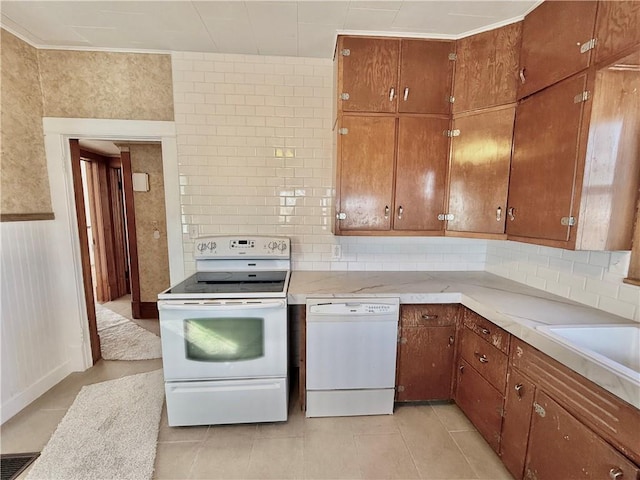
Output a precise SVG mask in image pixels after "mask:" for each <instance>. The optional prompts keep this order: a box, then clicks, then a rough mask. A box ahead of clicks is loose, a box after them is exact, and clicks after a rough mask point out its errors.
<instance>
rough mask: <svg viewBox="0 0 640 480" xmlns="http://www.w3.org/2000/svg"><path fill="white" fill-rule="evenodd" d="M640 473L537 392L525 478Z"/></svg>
mask: <svg viewBox="0 0 640 480" xmlns="http://www.w3.org/2000/svg"><path fill="white" fill-rule="evenodd" d="M618 472H619V473H618ZM639 473H640V469H638V467H636V466H635V465H634V464H633V463H631V462H630V461H629V460H627V459H626V458H625V457H624V456H622V455H621V454H620V453H618V452H617V451H616V450H615V449H614V448H613V447H611V446H610V445H609V444H608V443H606V442H605V441H604V440H602V439H601V438H600V437H599V436H598V435H597V434H595V433H594V432H593V431H591V430H590V429H588V428H587V427H585V426H584V425H583V424H582V423H580V422H579V421H578V420H576V419H575V418H574V417H573V416H571V415H570V414H569V413H568V412H567V411H566V410H565V409H563V408H562V407H561V406H560V405H558V404H557V403H556V402H555V401H553V400H552V399H551V398H550V397H549V396H548V395H546V394H545V393H544V392H542V391H540V390H538V391H537V392H536V400H535V403H534V408H533V418H532V420H531V431H530V435H529V448H528V451H527V462H526V467H525V478H535V479H537V480H556V479H559V478H571V479H574V480H577V479H594V480H595V479H603V478H620V479H624V478H632V479H636V478H638V474H639ZM616 474H618V476H616Z"/></svg>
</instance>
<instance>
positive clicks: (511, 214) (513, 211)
mask: <svg viewBox="0 0 640 480" xmlns="http://www.w3.org/2000/svg"><path fill="white" fill-rule="evenodd" d="M507 215H508V216H509V220H511V221H512V222H513V221H514V220H515V219H516V209H515V208H514V207H509V209H508V210H507Z"/></svg>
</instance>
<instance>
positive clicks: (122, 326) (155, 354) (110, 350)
mask: <svg viewBox="0 0 640 480" xmlns="http://www.w3.org/2000/svg"><path fill="white" fill-rule="evenodd" d="M96 321H97V323H98V335H100V350H101V351H102V358H104V359H105V360H150V359H152V358H161V357H162V347H161V346H160V337H158V336H157V335H155V334H153V333H151V332H149V331H148V330H145V329H144V328H142V327H139V326H138V325H136V324H135V323H133V322H132V321H131V320H129V319H128V318H125V317H123V316H122V315H120V314H118V313H115V312H113V311H111V310H109V309H108V308H106V307H103V306H102V305H100V304H99V303H96Z"/></svg>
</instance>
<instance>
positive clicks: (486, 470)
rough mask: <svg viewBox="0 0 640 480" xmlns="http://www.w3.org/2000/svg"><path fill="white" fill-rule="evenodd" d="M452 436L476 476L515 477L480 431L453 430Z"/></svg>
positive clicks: (488, 479) (493, 477) (496, 479)
mask: <svg viewBox="0 0 640 480" xmlns="http://www.w3.org/2000/svg"><path fill="white" fill-rule="evenodd" d="M451 436H452V437H453V439H454V440H455V442H456V443H457V444H458V446H459V447H460V449H461V450H462V453H464V455H465V457H466V458H467V460H468V461H469V463H470V464H471V468H473V470H474V471H475V472H476V476H477V477H478V478H481V479H487V480H501V479H507V480H510V479H512V478H513V477H512V476H511V474H510V473H509V472H508V471H507V469H506V468H505V466H504V465H503V464H502V461H501V460H500V458H499V457H498V455H496V453H495V452H494V451H493V450H492V449H491V447H490V446H489V444H488V443H487V442H485V440H484V439H483V438H482V436H480V434H479V433H478V432H452V433H451Z"/></svg>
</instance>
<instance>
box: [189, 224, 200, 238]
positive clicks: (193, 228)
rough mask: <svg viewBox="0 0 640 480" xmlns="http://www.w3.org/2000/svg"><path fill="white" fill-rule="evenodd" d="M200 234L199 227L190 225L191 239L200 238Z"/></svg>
mask: <svg viewBox="0 0 640 480" xmlns="http://www.w3.org/2000/svg"><path fill="white" fill-rule="evenodd" d="M199 234H200V229H199V228H198V225H189V238H198V235H199Z"/></svg>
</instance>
